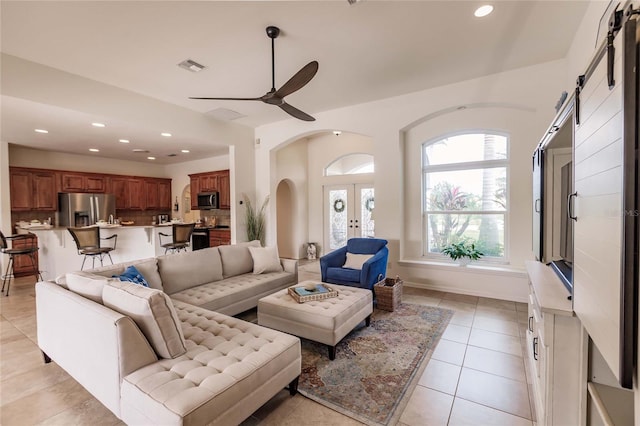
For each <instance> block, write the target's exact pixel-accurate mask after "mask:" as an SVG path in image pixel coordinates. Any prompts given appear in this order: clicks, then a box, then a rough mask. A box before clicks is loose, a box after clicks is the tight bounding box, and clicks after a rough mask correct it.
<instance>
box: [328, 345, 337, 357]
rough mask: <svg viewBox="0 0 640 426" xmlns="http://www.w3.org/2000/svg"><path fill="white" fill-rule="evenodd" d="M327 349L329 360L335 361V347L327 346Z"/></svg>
mask: <svg viewBox="0 0 640 426" xmlns="http://www.w3.org/2000/svg"><path fill="white" fill-rule="evenodd" d="M327 348H329V359H330V360H331V361H333V360H334V359H336V347H335V346H329V345H327Z"/></svg>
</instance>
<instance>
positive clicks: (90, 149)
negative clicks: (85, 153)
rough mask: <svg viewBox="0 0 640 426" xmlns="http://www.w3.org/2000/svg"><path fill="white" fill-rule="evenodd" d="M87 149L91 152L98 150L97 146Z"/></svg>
mask: <svg viewBox="0 0 640 426" xmlns="http://www.w3.org/2000/svg"><path fill="white" fill-rule="evenodd" d="M89 151H91V152H100V150H99V149H98V148H89Z"/></svg>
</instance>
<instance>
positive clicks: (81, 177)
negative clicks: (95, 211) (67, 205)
mask: <svg viewBox="0 0 640 426" xmlns="http://www.w3.org/2000/svg"><path fill="white" fill-rule="evenodd" d="M60 180H61V189H62V192H94V193H104V192H106V189H107V182H106V180H107V178H106V177H105V176H104V175H99V174H95V173H79V172H78V173H75V172H62V173H61V179H60Z"/></svg>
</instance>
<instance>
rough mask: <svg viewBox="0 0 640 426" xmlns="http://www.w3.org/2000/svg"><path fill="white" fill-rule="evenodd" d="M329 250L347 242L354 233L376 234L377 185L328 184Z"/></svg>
mask: <svg viewBox="0 0 640 426" xmlns="http://www.w3.org/2000/svg"><path fill="white" fill-rule="evenodd" d="M324 199H325V203H324V204H325V208H324V211H325V215H324V217H325V225H324V228H325V241H324V246H325V247H326V248H327V249H326V250H325V252H327V253H328V252H329V251H332V250H335V249H337V248H340V247H344V246H345V245H347V240H348V239H349V238H354V237H373V236H374V235H375V231H374V229H375V227H374V220H373V208H374V193H373V185H371V184H359V185H353V184H350V185H332V186H325V188H324Z"/></svg>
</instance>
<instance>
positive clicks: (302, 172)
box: [271, 138, 310, 259]
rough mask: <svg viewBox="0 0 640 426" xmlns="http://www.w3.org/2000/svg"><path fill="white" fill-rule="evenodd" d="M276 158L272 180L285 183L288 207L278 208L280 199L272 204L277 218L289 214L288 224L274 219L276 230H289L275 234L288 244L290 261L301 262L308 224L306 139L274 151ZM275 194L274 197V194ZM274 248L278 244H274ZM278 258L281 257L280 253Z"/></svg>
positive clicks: (304, 252)
mask: <svg viewBox="0 0 640 426" xmlns="http://www.w3.org/2000/svg"><path fill="white" fill-rule="evenodd" d="M275 155H276V170H277V172H276V176H277V178H276V180H277V182H278V184H280V183H281V182H282V181H285V180H286V181H287V182H288V185H289V186H290V187H291V202H292V203H293V205H292V206H289V208H287V207H286V206H282V205H278V203H279V202H280V197H279V196H278V197H277V198H274V197H272V198H271V200H272V203H274V204H275V205H274V207H275V208H277V211H278V214H280V212H285V211H287V210H289V211H290V212H292V214H291V217H290V218H289V222H288V223H287V222H285V221H284V220H283V218H280V217H278V223H279V224H280V225H278V226H287V227H288V228H289V230H288V231H287V232H283V230H282V229H280V228H279V227H278V229H277V230H275V231H276V232H277V233H278V236H281V235H287V236H288V237H289V238H290V239H291V241H289V242H288V243H286V246H287V247H288V249H289V250H290V251H291V253H293V254H292V257H294V258H296V259H301V258H303V257H305V255H306V247H305V243H307V242H309V241H310V240H309V236H308V224H309V208H308V206H309V198H308V193H309V189H308V188H309V178H308V170H309V165H308V141H307V139H306V138H303V139H301V140H298V141H296V142H294V143H291V144H289V145H287V146H286V147H283V148H282V149H279V150H277V152H276V153H275ZM274 194H275V193H274ZM278 246H279V247H280V246H281V242H280V241H278ZM281 254H282V253H281Z"/></svg>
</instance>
